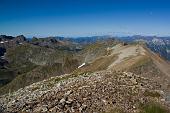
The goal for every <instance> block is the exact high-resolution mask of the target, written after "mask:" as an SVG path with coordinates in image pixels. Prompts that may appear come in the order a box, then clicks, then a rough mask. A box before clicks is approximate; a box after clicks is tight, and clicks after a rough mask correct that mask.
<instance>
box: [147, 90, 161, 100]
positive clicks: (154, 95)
mask: <svg viewBox="0 0 170 113" xmlns="http://www.w3.org/2000/svg"><path fill="white" fill-rule="evenodd" d="M144 96H146V97H147V96H150V97H157V98H159V97H160V96H161V95H160V94H159V93H158V92H156V91H148V90H146V91H145V92H144Z"/></svg>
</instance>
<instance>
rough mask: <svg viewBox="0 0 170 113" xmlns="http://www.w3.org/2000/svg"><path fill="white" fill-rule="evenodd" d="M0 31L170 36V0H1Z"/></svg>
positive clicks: (9, 32)
mask: <svg viewBox="0 0 170 113" xmlns="http://www.w3.org/2000/svg"><path fill="white" fill-rule="evenodd" d="M0 34H6V35H20V34H23V35H26V36H56V35H60V36H91V35H111V34H113V35H114V34H118V35H123V34H125V35H128V34H142V35H161V36H166V35H170V0H169V1H168V0H0Z"/></svg>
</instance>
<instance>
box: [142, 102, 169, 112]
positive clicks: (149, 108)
mask: <svg viewBox="0 0 170 113" xmlns="http://www.w3.org/2000/svg"><path fill="white" fill-rule="evenodd" d="M140 113H169V112H168V110H167V109H166V108H164V107H163V106H161V105H160V104H158V103H148V104H146V105H143V106H142V107H141V112H140Z"/></svg>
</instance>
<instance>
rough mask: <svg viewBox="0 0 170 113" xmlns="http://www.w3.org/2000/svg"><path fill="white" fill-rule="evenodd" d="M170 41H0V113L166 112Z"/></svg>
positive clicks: (169, 89)
mask: <svg viewBox="0 0 170 113" xmlns="http://www.w3.org/2000/svg"><path fill="white" fill-rule="evenodd" d="M169 51H170V38H169V37H156V36H152V37H148V36H139V35H136V36H131V37H113V36H93V37H80V38H65V37H46V38H36V37H33V38H32V39H29V40H28V39H27V38H25V37H24V36H23V35H20V36H17V37H12V36H5V35H2V36H0V55H1V59H0V94H1V96H0V112H2V113H3V112H4V113H6V112H9V113H11V112H13V113H17V112H35V113H37V112H47V113H48V112H52V113H55V112H64V113H66V112H68V113H72V112H74V113H94V112H96V113H124V112H125V113H155V112H154V110H156V112H157V113H168V112H169V108H170V63H169V60H170V52H169Z"/></svg>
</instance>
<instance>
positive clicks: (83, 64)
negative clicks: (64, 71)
mask: <svg viewBox="0 0 170 113" xmlns="http://www.w3.org/2000/svg"><path fill="white" fill-rule="evenodd" d="M85 65H86V63H82V64H81V65H80V66H78V68H81V67H83V66H85Z"/></svg>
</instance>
